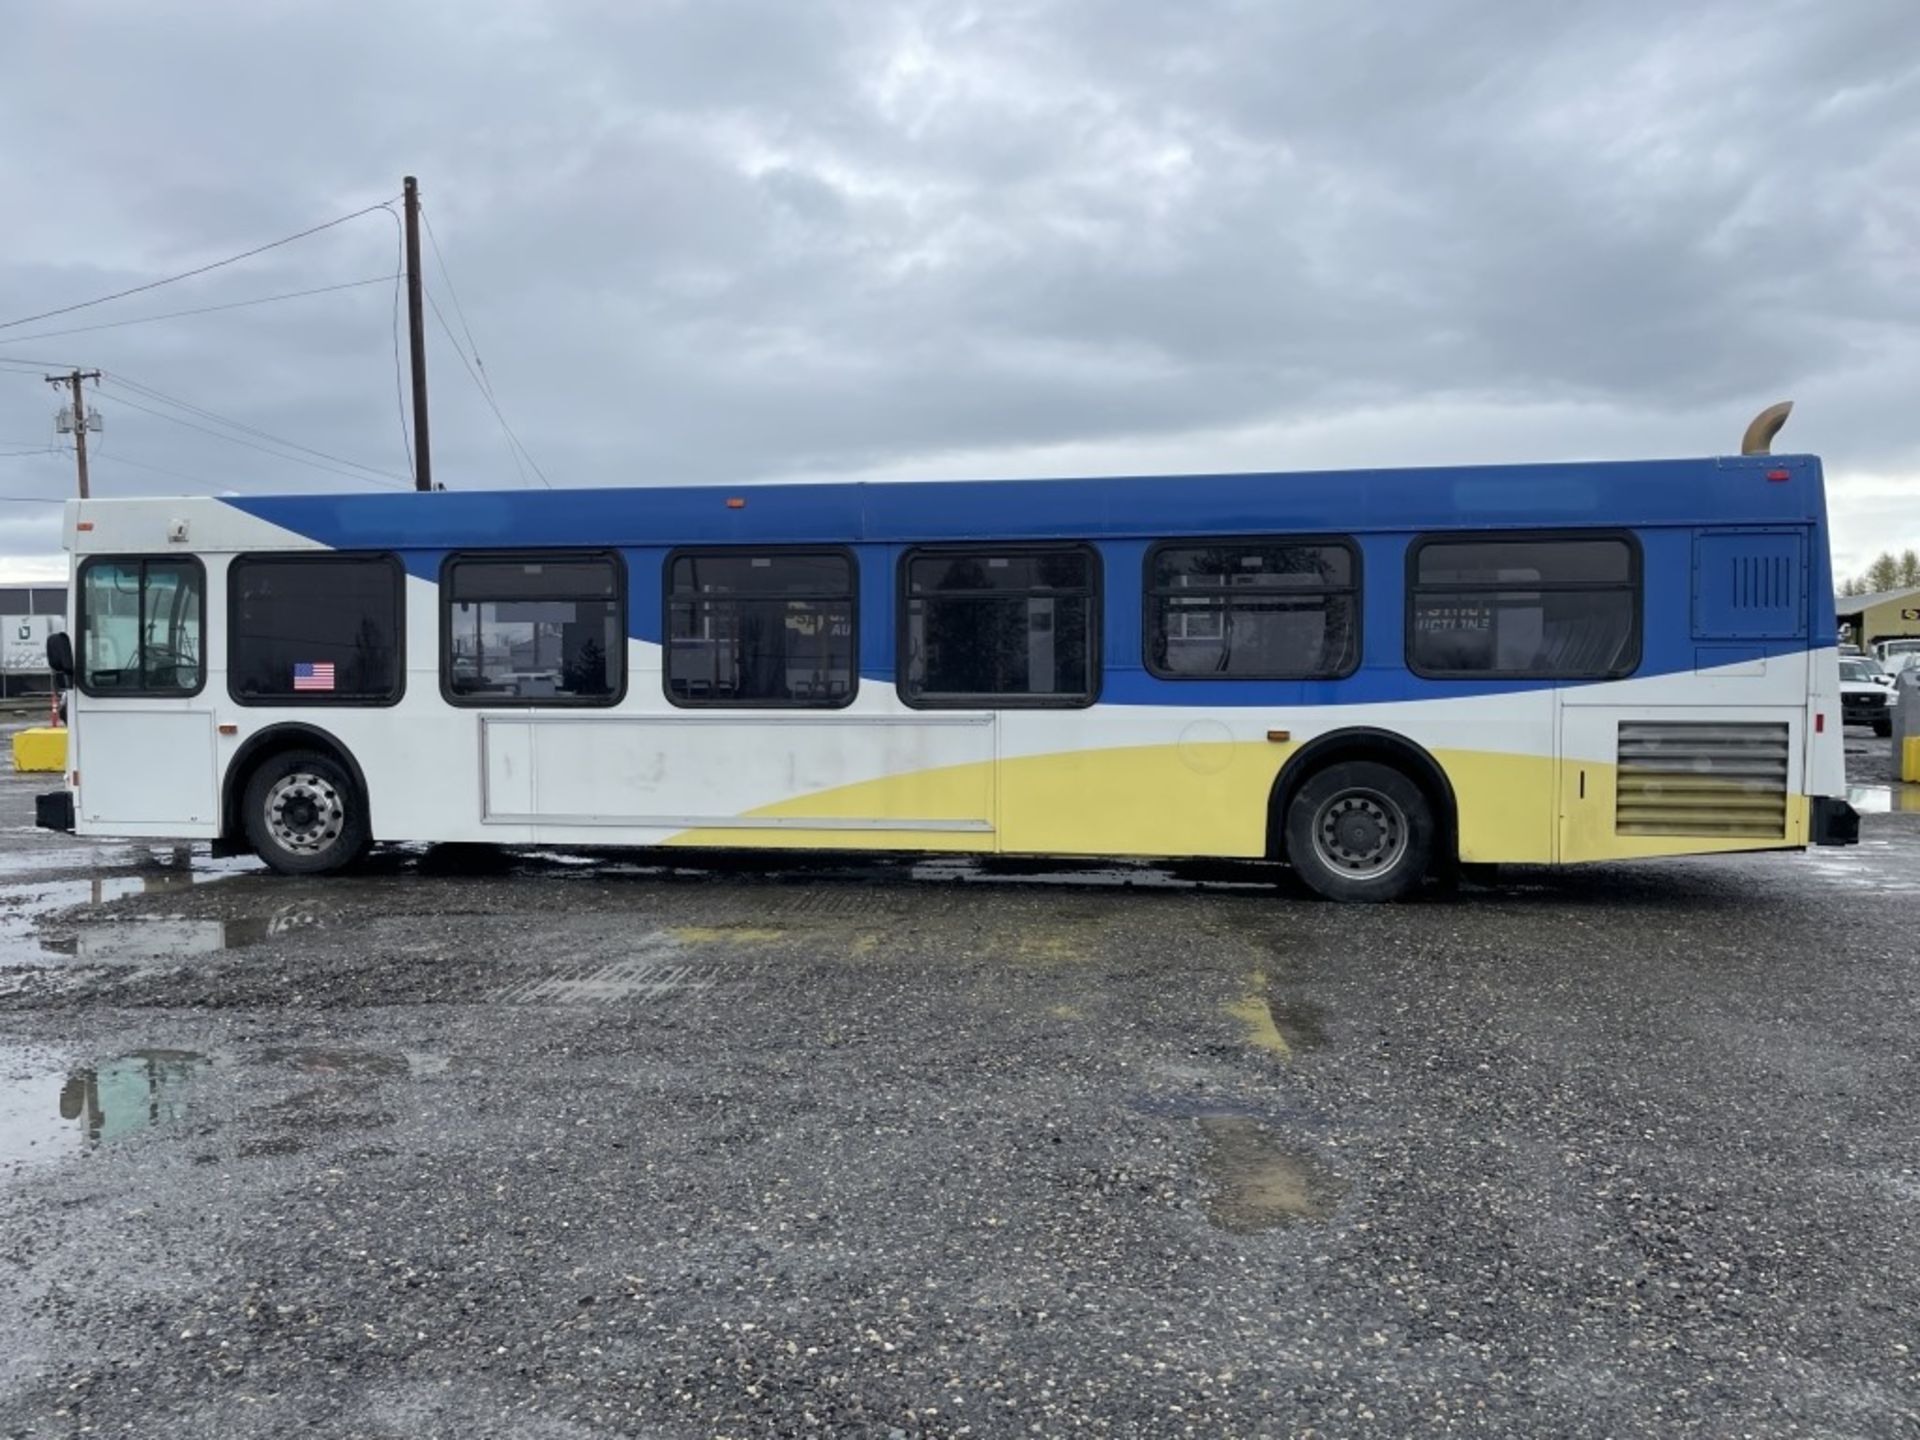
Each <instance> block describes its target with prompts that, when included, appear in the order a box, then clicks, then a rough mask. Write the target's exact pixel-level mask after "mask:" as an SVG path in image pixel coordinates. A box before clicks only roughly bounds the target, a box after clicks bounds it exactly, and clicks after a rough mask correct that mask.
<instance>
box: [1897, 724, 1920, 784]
mask: <svg viewBox="0 0 1920 1440" xmlns="http://www.w3.org/2000/svg"><path fill="white" fill-rule="evenodd" d="M1900 778H1901V779H1902V780H1906V781H1917V780H1920V735H1915V736H1912V737H1910V738H1909V739H1906V740H1902V741H1901V742H1900Z"/></svg>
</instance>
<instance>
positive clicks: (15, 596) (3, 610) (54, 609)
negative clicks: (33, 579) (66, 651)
mask: <svg viewBox="0 0 1920 1440" xmlns="http://www.w3.org/2000/svg"><path fill="white" fill-rule="evenodd" d="M66 628H67V587H66V586H64V585H5V584H0V699H4V698H6V697H9V696H13V695H44V694H46V693H47V692H48V691H49V690H51V689H52V688H53V677H52V676H51V675H50V674H49V673H48V672H47V636H49V635H51V634H53V632H54V631H56V630H64V629H66Z"/></svg>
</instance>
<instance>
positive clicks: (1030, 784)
mask: <svg viewBox="0 0 1920 1440" xmlns="http://www.w3.org/2000/svg"><path fill="white" fill-rule="evenodd" d="M1297 748H1298V747H1297V746H1295V745H1281V744H1271V743H1265V742H1220V743H1208V744H1203V745H1193V744H1188V745H1140V746H1118V747H1112V748H1108V749H1097V750H1083V751H1068V752H1062V753H1056V754H1050V755H1032V756H1020V757H1016V758H1013V759H1007V760H1001V761H998V762H991V761H985V762H979V763H976V764H969V765H953V766H944V767H940V768H935V769H929V770H921V771H915V772H913V773H910V774H905V775H892V776H886V777H884V778H881V779H878V780H868V781H863V782H861V783H859V784H856V785H845V786H839V787H836V788H834V789H830V790H821V791H816V792H813V793H810V794H806V795H797V796H793V797H791V798H788V799H785V800H781V801H779V802H777V803H775V804H771V805H765V806H762V807H760V808H758V809H756V810H751V811H748V812H747V814H748V815H749V816H752V817H755V818H778V819H783V820H788V821H793V822H800V821H804V820H806V819H812V818H817V819H822V820H829V819H831V820H844V819H859V820H866V821H886V820H900V821H903V822H911V821H915V820H920V821H926V820H935V821H949V822H951V821H974V822H982V823H983V824H984V826H986V827H990V828H982V829H978V830H966V831H954V830H919V829H912V828H905V827H903V828H901V829H898V830H889V829H877V828H863V829H859V830H829V829H813V828H810V827H807V826H805V825H804V824H798V823H796V824H794V825H793V827H792V828H790V829H779V830H761V829H753V830H744V829H742V830H735V829H724V828H717V827H716V828H708V829H699V830H688V831H684V832H682V833H681V834H679V835H677V836H675V837H674V839H673V841H672V843H673V844H677V845H689V846H741V847H749V848H766V849H842V850H893V849H898V850H919V851H940V852H960V853H985V852H992V851H1002V852H1007V853H1013V854H1038V855H1145V856H1222V857H1243V858H1245V857H1259V856H1262V855H1264V854H1265V853H1266V805H1267V796H1268V793H1269V792H1270V790H1271V789H1272V785H1273V780H1274V777H1275V776H1276V775H1277V774H1278V772H1279V769H1280V767H1281V765H1282V764H1284V763H1285V761H1286V758H1287V756H1288V755H1290V754H1291V753H1293V751H1294V750H1295V749H1297ZM1434 758H1435V759H1436V760H1437V761H1438V762H1439V764H1440V766H1441V768H1442V769H1443V770H1444V771H1445V772H1446V774H1447V778H1448V781H1449V782H1450V783H1451V784H1452V786H1453V791H1454V797H1455V800H1456V801H1457V803H1458V807H1459V847H1460V858H1461V859H1462V860H1465V861H1468V862H1469V863H1474V862H1481V863H1500V864H1551V863H1554V862H1555V861H1557V860H1562V859H1566V860H1613V859H1629V858H1634V857H1638V856H1657V855H1685V854H1707V853H1713V852H1717V851H1734V850H1752V849H1764V848H1780V847H1786V846H1798V845H1803V844H1805V843H1806V839H1805V837H1806V835H1807V814H1808V805H1807V800H1806V797H1804V796H1789V797H1788V806H1787V817H1788V830H1787V836H1786V838H1785V839H1783V840H1778V841H1773V842H1767V841H1764V840H1761V841H1755V840H1754V839H1752V838H1746V837H1734V838H1716V837H1711V836H1639V835H1616V834H1614V833H1613V767H1612V766H1610V765H1601V764H1597V763H1591V762H1580V763H1579V764H1578V765H1577V766H1576V765H1573V764H1569V765H1568V766H1567V767H1565V778H1564V784H1565V785H1567V786H1569V787H1572V786H1575V785H1577V778H1576V777H1577V775H1578V773H1579V771H1581V770H1584V771H1585V773H1586V785H1587V789H1586V794H1585V797H1584V800H1579V799H1577V797H1576V795H1575V793H1574V791H1573V790H1571V789H1569V790H1568V792H1567V793H1566V794H1565V795H1564V796H1563V795H1561V794H1559V793H1558V790H1557V785H1556V762H1555V761H1554V760H1553V758H1552V757H1550V756H1545V755H1516V754H1508V753H1501V752H1498V751H1482V750H1441V751H1438V752H1436V753H1435V757H1434ZM1563 806H1564V807H1565V809H1564V818H1563V811H1562V807H1563Z"/></svg>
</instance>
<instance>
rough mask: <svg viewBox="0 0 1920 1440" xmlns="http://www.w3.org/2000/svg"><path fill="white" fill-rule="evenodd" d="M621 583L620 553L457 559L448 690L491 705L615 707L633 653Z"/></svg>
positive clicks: (449, 587) (449, 589) (452, 574)
mask: <svg viewBox="0 0 1920 1440" xmlns="http://www.w3.org/2000/svg"><path fill="white" fill-rule="evenodd" d="M620 581H621V576H620V566H619V563H618V562H617V561H616V560H615V559H614V558H613V557H612V556H611V555H593V556H581V555H576V554H559V555H515V556H511V557H499V558H496V557H488V558H486V559H480V558H463V557H456V558H454V559H453V560H451V561H449V562H448V564H447V568H446V571H445V576H444V579H443V581H442V585H441V593H442V594H443V595H445V596H446V597H447V598H446V605H447V618H446V641H447V644H446V654H445V655H444V657H443V663H444V664H445V666H446V688H447V694H448V695H449V697H451V698H453V699H455V700H463V701H470V702H473V703H476V704H492V705H501V704H507V705H510V704H516V703H535V704H538V703H544V704H549V705H564V704H582V705H610V704H612V703H613V702H614V701H615V700H616V699H618V698H619V695H620V692H621V689H622V687H623V678H624V675H625V670H624V661H625V659H626V648H627V647H626V627H625V625H624V623H623V620H622V611H621V601H620V596H621V584H620Z"/></svg>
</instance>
